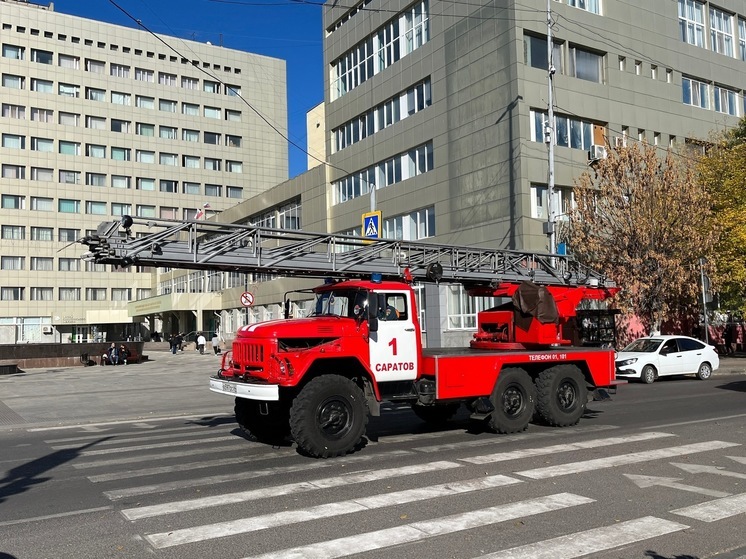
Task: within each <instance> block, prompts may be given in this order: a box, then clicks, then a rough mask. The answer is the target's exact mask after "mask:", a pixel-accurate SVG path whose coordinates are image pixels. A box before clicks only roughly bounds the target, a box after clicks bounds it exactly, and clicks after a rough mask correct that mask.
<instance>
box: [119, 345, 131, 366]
mask: <svg viewBox="0 0 746 559" xmlns="http://www.w3.org/2000/svg"><path fill="white" fill-rule="evenodd" d="M129 356H130V350H129V349H127V348H126V347H125V346H124V344H122V345H120V346H119V360H120V361H121V362H122V363H124V364H125V365H126V364H127V359H128V358H129Z"/></svg>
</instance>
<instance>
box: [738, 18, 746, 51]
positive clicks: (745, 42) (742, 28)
mask: <svg viewBox="0 0 746 559" xmlns="http://www.w3.org/2000/svg"><path fill="white" fill-rule="evenodd" d="M738 46H739V51H738V52H739V54H740V56H741V60H746V19H741V18H740V17H739V18H738Z"/></svg>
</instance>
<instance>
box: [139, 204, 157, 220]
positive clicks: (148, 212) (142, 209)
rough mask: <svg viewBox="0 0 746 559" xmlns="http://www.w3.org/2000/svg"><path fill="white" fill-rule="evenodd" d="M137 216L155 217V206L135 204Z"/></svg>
mask: <svg viewBox="0 0 746 559" xmlns="http://www.w3.org/2000/svg"><path fill="white" fill-rule="evenodd" d="M136 210H137V217H155V206H147V205H141V204H138V205H137V208H136Z"/></svg>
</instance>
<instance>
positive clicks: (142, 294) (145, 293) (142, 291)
mask: <svg viewBox="0 0 746 559" xmlns="http://www.w3.org/2000/svg"><path fill="white" fill-rule="evenodd" d="M151 293H152V290H151V289H150V288H148V287H138V288H137V300H138V301H140V300H141V299H147V298H149V297H151V296H152V295H151Z"/></svg>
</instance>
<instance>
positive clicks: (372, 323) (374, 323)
mask: <svg viewBox="0 0 746 559" xmlns="http://www.w3.org/2000/svg"><path fill="white" fill-rule="evenodd" d="M371 310H373V309H371ZM368 332H378V314H373V313H368Z"/></svg>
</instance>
